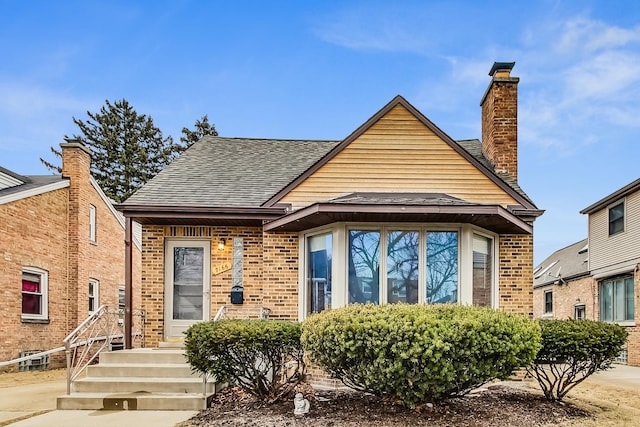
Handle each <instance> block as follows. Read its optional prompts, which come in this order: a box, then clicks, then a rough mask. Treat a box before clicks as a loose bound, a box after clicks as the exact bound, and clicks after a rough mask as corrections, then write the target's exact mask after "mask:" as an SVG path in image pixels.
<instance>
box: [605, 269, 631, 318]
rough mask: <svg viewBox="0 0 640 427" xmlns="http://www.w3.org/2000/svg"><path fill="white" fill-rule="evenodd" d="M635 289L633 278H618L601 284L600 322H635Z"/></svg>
mask: <svg viewBox="0 0 640 427" xmlns="http://www.w3.org/2000/svg"><path fill="white" fill-rule="evenodd" d="M633 288H634V283H633V276H623V277H616V278H612V279H607V280H603V281H602V282H600V286H599V302H600V320H603V321H605V322H632V321H633V320H634V314H633V310H634V303H633V295H634V289H633Z"/></svg>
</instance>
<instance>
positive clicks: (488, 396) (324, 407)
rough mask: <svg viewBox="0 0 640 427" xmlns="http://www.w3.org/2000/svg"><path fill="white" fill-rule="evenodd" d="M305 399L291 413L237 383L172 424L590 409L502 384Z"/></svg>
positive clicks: (278, 423)
mask: <svg viewBox="0 0 640 427" xmlns="http://www.w3.org/2000/svg"><path fill="white" fill-rule="evenodd" d="M301 391H302V392H303V394H304V395H305V397H306V398H307V399H309V401H310V403H311V410H310V411H309V413H308V414H306V415H300V416H295V415H294V414H293V400H291V399H290V400H288V401H285V402H280V403H275V404H265V403H261V402H258V401H256V400H255V399H254V398H253V397H251V396H249V395H247V394H246V393H243V392H242V391H241V390H239V389H237V388H229V389H225V390H223V391H221V392H219V393H218V394H217V395H216V396H215V397H214V400H213V402H212V404H211V407H210V408H209V409H207V410H204V411H201V412H200V413H199V414H198V415H196V416H195V417H194V418H191V419H190V420H188V421H186V422H184V423H181V424H179V425H178V426H176V427H196V426H198V427H204V426H255V427H282V426H314V427H353V426H363V425H364V426H366V425H369V426H389V427H392V426H393V427H396V426H397V427H400V426H402V427H405V426H456V427H464V426H474V427H475V426H480V427H482V426H519V427H525V426H527V427H528V426H550V425H555V424H557V423H559V422H560V421H564V420H569V419H574V420H577V419H581V418H582V419H586V418H591V415H590V414H589V413H588V412H586V411H584V410H582V409H580V408H577V407H575V406H572V405H570V404H563V403H560V404H558V403H550V402H547V401H546V400H545V399H544V398H543V397H542V396H541V395H539V394H534V393H532V392H530V391H527V390H522V389H519V388H513V387H510V386H508V385H504V384H495V385H489V386H487V387H484V388H481V389H479V390H478V391H476V392H474V393H472V394H469V395H467V396H464V397H461V398H455V399H451V400H448V401H447V402H444V403H441V404H437V405H435V406H433V407H432V408H429V407H428V406H426V405H424V406H423V407H422V408H420V409H419V410H411V409H408V408H406V407H404V406H401V405H399V404H396V403H393V402H390V401H388V400H386V399H383V398H380V397H376V396H371V395H368V394H364V393H357V392H353V391H350V390H312V389H311V388H310V387H307V388H304V389H303V390H301Z"/></svg>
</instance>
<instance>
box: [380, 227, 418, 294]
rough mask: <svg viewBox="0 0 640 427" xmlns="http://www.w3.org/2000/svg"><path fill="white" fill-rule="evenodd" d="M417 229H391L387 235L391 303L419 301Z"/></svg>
mask: <svg viewBox="0 0 640 427" xmlns="http://www.w3.org/2000/svg"><path fill="white" fill-rule="evenodd" d="M419 236H420V233H418V232H417V231H391V232H389V234H388V235H387V293H388V294H387V299H388V301H389V302H390V303H395V302H405V303H409V304H416V303H417V302H418V265H419V264H418V247H419Z"/></svg>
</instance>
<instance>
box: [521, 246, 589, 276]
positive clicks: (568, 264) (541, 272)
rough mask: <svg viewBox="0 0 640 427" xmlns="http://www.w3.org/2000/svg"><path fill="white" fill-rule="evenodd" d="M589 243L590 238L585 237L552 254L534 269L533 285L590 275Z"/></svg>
mask: <svg viewBox="0 0 640 427" xmlns="http://www.w3.org/2000/svg"><path fill="white" fill-rule="evenodd" d="M588 245H589V241H588V239H583V240H580V241H579V242H576V243H574V244H572V245H569V246H567V247H566V248H562V249H559V250H557V251H555V252H554V253H553V254H551V255H550V256H549V257H548V258H547V259H545V260H544V261H542V262H541V263H540V265H538V266H537V267H536V268H535V269H534V270H533V287H534V288H537V287H540V286H545V285H549V284H553V283H556V282H558V283H566V282H568V281H570V280H575V279H579V278H581V277H585V276H588V275H589V265H588V264H589V263H588V262H587V261H588V257H589V253H588V251H589V246H588Z"/></svg>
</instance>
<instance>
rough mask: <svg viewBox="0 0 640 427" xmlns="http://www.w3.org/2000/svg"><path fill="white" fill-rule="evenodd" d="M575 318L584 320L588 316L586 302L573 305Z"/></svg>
mask: <svg viewBox="0 0 640 427" xmlns="http://www.w3.org/2000/svg"><path fill="white" fill-rule="evenodd" d="M573 318H574V319H576V320H584V319H586V318H587V309H586V307H585V305H584V304H576V305H575V306H573Z"/></svg>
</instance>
